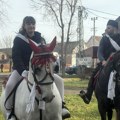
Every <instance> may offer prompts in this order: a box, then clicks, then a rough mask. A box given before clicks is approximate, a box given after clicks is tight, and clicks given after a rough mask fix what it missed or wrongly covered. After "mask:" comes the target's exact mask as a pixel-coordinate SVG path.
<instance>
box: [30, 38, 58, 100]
mask: <svg viewBox="0 0 120 120" xmlns="http://www.w3.org/2000/svg"><path fill="white" fill-rule="evenodd" d="M29 44H30V46H31V48H32V50H33V53H32V55H31V59H30V65H29V71H30V72H29V74H30V76H32V77H33V79H32V83H33V82H34V83H35V84H36V86H37V89H38V94H40V95H41V99H42V100H44V101H45V102H51V101H52V99H53V98H54V97H55V96H54V94H53V83H54V77H53V76H54V73H53V63H54V62H55V60H56V59H55V57H54V55H53V53H52V52H53V50H54V48H55V45H56V37H55V38H54V39H53V41H52V42H51V43H50V44H48V45H43V44H41V45H39V46H38V45H36V44H35V43H34V42H33V41H32V40H29Z"/></svg>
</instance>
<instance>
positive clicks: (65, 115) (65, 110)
mask: <svg viewBox="0 0 120 120" xmlns="http://www.w3.org/2000/svg"><path fill="white" fill-rule="evenodd" d="M62 118H63V119H66V118H70V112H69V110H68V108H67V107H66V106H65V102H62Z"/></svg>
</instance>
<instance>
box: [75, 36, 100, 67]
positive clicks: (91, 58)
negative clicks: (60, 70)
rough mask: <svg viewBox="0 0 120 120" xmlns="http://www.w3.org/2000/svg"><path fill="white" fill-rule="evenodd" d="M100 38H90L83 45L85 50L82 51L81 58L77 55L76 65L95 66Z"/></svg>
mask: <svg viewBox="0 0 120 120" xmlns="http://www.w3.org/2000/svg"><path fill="white" fill-rule="evenodd" d="M101 38H102V36H95V37H93V36H91V37H90V39H89V40H88V41H87V42H86V43H85V46H86V48H85V49H84V51H82V54H83V57H82V58H80V57H79V53H77V55H76V56H77V57H76V65H86V66H88V67H91V66H95V64H96V62H97V50H98V46H99V42H100V40H101Z"/></svg>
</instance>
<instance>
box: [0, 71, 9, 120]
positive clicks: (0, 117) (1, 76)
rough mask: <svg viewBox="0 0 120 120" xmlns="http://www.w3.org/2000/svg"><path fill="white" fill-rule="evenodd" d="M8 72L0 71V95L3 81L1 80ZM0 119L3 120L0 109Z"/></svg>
mask: <svg viewBox="0 0 120 120" xmlns="http://www.w3.org/2000/svg"><path fill="white" fill-rule="evenodd" d="M8 75H9V74H8V73H0V95H1V93H2V83H3V80H4V79H5V78H6V77H7V76H8ZM0 120H5V119H4V118H3V115H2V113H1V111H0Z"/></svg>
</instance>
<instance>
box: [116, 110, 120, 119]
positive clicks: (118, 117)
mask: <svg viewBox="0 0 120 120" xmlns="http://www.w3.org/2000/svg"><path fill="white" fill-rule="evenodd" d="M116 120H120V110H119V109H116Z"/></svg>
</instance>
